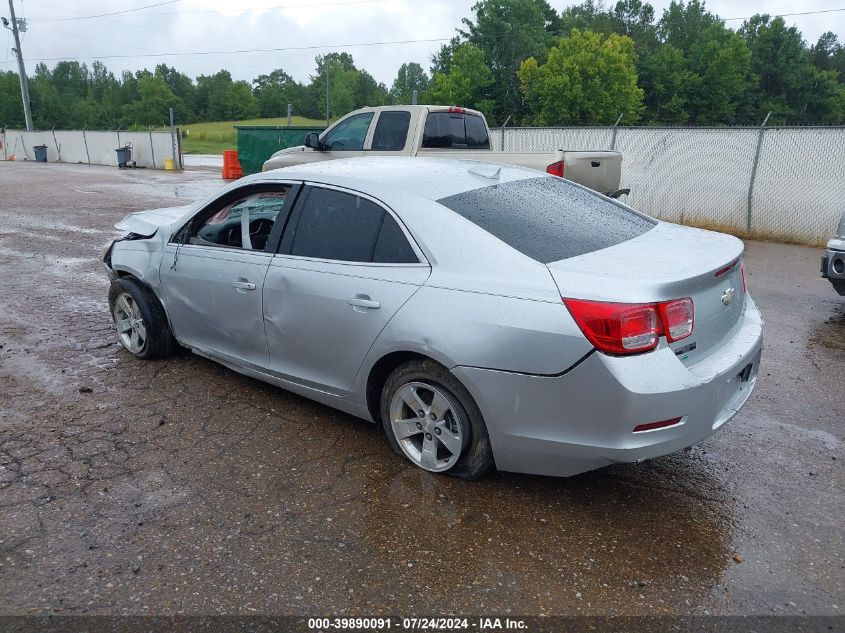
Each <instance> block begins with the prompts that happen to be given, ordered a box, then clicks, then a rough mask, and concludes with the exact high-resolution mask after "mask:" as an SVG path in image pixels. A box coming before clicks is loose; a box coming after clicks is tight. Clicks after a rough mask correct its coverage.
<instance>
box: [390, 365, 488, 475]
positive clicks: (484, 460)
mask: <svg viewBox="0 0 845 633" xmlns="http://www.w3.org/2000/svg"><path fill="white" fill-rule="evenodd" d="M381 421H382V426H383V428H384V432H385V434H386V435H387V438H388V441H389V442H390V445H391V446H392V447H393V449H394V450H395V451H396V452H397V453H399V454H400V455H404V456H405V457H406V458H407V459H409V460H410V461H411V462H412V463H413V464H415V465H416V466H419V467H420V468H422V469H424V470H428V471H431V472H436V473H447V474H449V475H452V476H454V477H459V478H462V479H478V478H480V477H483V476H484V475H486V474H487V473H489V472H490V471H491V470H493V468H494V462H493V451H492V449H491V448H490V438H489V437H488V435H487V428H486V427H485V425H484V420H483V418H482V416H481V412H480V411H479V410H478V406H477V405H476V404H475V401H474V400H473V399H472V397H471V396H470V394H469V392H468V391H467V390H466V388H465V387H464V386H463V385H462V384H461V383H460V381H458V380H457V379H456V378H455V377H454V376H453V375H452V374H451V373H450V372H449V370H447V369H446V368H445V367H443V366H441V365H439V364H437V363H435V362H434V361H431V360H418V361H411V362H408V363H405V364H403V365H400V366H399V367H397V368H396V369H395V370H394V371H393V373H391V374H390V377H389V378H388V379H387V382H386V383H385V385H384V388H383V389H382V394H381Z"/></svg>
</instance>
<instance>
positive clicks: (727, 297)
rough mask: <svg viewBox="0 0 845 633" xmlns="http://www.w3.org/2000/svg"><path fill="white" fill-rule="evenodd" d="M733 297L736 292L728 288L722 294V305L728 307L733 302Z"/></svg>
mask: <svg viewBox="0 0 845 633" xmlns="http://www.w3.org/2000/svg"><path fill="white" fill-rule="evenodd" d="M734 297H736V290H734V289H733V288H728V289H727V290H725V292H723V293H722V305H725V306H727V305H730V304H731V303H732V302H733V300H734Z"/></svg>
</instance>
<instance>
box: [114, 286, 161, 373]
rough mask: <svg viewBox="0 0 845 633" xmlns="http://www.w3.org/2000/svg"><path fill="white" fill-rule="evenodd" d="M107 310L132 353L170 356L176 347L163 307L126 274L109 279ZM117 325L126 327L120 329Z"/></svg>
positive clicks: (145, 288)
mask: <svg viewBox="0 0 845 633" xmlns="http://www.w3.org/2000/svg"><path fill="white" fill-rule="evenodd" d="M109 312H110V313H111V316H112V320H113V321H114V322H115V326H116V327H117V328H118V336H119V338H120V343H121V345H123V347H124V348H125V349H126V350H127V351H128V352H129V353H130V354H132V355H133V356H136V357H137V358H141V359H143V360H152V359H155V358H165V357H167V356H170V355H171V354H173V352H174V351H175V350H176V347H177V344H176V340H175V339H174V338H173V334H172V333H171V332H170V325H169V324H168V322H167V315H166V314H165V312H164V308H163V307H162V306H161V303H159V300H158V298H157V297H156V296H155V295H154V294H153V293H152V291H150V290H149V289H148V288H147V287H146V286H144V285H143V284H141V283H140V282H138V281H136V280H134V279H130V278H126V277H123V278H121V279H116V280H115V281H113V282H112V285H111V287H110V288H109ZM118 322H120V324H119V323H118ZM121 327H128V330H125V331H123V332H121ZM136 334H137V335H138V336H137V338H135V335H136ZM141 339H143V340H141ZM136 342H139V343H140V344H136Z"/></svg>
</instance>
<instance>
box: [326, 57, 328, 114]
mask: <svg viewBox="0 0 845 633" xmlns="http://www.w3.org/2000/svg"><path fill="white" fill-rule="evenodd" d="M326 127H329V60H326Z"/></svg>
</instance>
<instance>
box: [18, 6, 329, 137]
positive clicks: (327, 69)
mask: <svg viewBox="0 0 845 633" xmlns="http://www.w3.org/2000/svg"><path fill="white" fill-rule="evenodd" d="M11 1H12V0H9V2H11ZM326 127H329V62H328V60H326Z"/></svg>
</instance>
